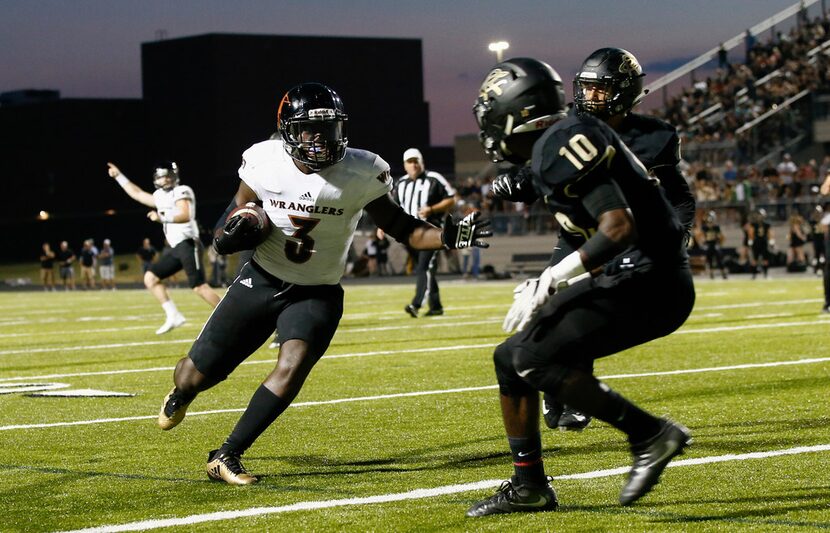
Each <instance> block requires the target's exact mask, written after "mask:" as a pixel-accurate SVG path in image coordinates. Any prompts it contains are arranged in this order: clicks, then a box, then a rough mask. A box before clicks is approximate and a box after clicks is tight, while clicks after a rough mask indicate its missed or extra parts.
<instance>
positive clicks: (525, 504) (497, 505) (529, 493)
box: [467, 478, 559, 517]
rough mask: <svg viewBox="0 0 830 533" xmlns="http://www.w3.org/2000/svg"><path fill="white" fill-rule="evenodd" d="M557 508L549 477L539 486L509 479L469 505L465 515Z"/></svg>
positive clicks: (474, 515) (473, 515) (557, 504)
mask: <svg viewBox="0 0 830 533" xmlns="http://www.w3.org/2000/svg"><path fill="white" fill-rule="evenodd" d="M558 508H559V500H557V499H556V491H554V490H553V487H552V486H551V485H550V478H548V481H547V482H545V484H544V485H543V486H541V487H534V486H530V485H516V486H514V485H513V482H512V481H511V480H507V481H505V482H504V483H502V484H501V486H500V487H499V489H498V490H497V491H496V493H495V494H494V495H493V496H491V497H489V498H487V499H486V500H481V501H480V502H477V503H476V504H475V505H473V506H472V507H470V508H469V509H468V510H467V516H471V517H477V516H487V515H491V514H504V513H532V512H537V511H555V510H557V509H558Z"/></svg>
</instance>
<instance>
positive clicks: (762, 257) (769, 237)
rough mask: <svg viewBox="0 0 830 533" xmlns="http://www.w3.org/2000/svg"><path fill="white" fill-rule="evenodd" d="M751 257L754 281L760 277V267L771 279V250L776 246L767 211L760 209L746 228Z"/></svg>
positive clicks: (750, 217) (751, 217)
mask: <svg viewBox="0 0 830 533" xmlns="http://www.w3.org/2000/svg"><path fill="white" fill-rule="evenodd" d="M744 229H745V230H746V236H747V244H748V245H749V251H750V257H751V258H752V279H755V278H756V277H757V275H758V265H759V264H760V266H761V270H762V271H763V272H764V277H765V278H768V277H769V260H770V258H771V257H772V250H771V248H772V247H773V246H775V238H774V236H773V233H772V226H770V224H769V222H767V210H766V209H764V208H760V209H758V210H757V211H755V212H754V213H752V214H751V215H750V216H749V221H748V222H747V223H746V225H745V228H744Z"/></svg>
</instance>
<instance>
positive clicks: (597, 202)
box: [582, 177, 628, 220]
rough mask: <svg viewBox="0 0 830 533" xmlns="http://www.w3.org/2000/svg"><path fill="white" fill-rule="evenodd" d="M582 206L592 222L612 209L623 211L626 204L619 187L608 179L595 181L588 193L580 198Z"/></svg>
mask: <svg viewBox="0 0 830 533" xmlns="http://www.w3.org/2000/svg"><path fill="white" fill-rule="evenodd" d="M582 205H583V206H584V207H585V210H586V211H588V214H590V215H591V216H592V217H593V218H594V220H599V216H600V215H601V214H603V213H605V212H606V211H611V210H612V209H625V208H627V207H628V202H626V200H625V196H624V195H623V192H622V191H621V190H620V188H619V186H618V185H617V184H616V183H615V182H614V180H612V179H610V178H607V177H605V178H602V179H599V180H595V181H594V184H593V187H592V188H591V190H590V191H588V192H587V194H585V196H583V197H582Z"/></svg>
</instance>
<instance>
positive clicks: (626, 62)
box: [620, 54, 643, 75]
mask: <svg viewBox="0 0 830 533" xmlns="http://www.w3.org/2000/svg"><path fill="white" fill-rule="evenodd" d="M620 72H621V73H623V74H628V75H631V74H637V75H639V74H642V73H643V67H641V66H640V63H639V62H637V58H636V57H634V56H633V55H631V54H625V55H623V58H622V62H621V63H620Z"/></svg>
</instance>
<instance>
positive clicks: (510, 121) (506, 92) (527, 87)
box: [473, 57, 565, 164]
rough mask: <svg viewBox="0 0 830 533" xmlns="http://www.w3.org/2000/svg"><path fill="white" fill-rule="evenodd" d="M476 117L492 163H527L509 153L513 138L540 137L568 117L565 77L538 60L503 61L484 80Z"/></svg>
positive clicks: (476, 108)
mask: <svg viewBox="0 0 830 533" xmlns="http://www.w3.org/2000/svg"><path fill="white" fill-rule="evenodd" d="M473 114H474V115H475V117H476V122H478V127H479V134H478V136H479V140H480V141H481V146H482V147H483V148H484V151H485V153H486V154H487V156H488V157H489V158H490V159H491V160H492V161H510V162H511V163H516V164H524V163H525V162H526V158H525V157H521V156H520V155H519V154H514V153H512V151H511V150H510V147H509V145H510V142H511V139H514V140H515V137H512V136H515V135H519V134H522V135H525V136H529V135H533V136H534V137H535V138H538V137H540V136H541V135H542V133H543V132H544V131H545V130H546V129H547V128H549V127H550V126H552V125H553V124H554V123H555V122H556V121H557V120H559V119H561V118H563V117H564V116H565V92H564V90H563V89H562V78H560V77H559V74H557V73H556V71H555V70H553V69H552V68H551V66H550V65H548V64H547V63H543V62H542V61H539V60H537V59H532V58H528V57H517V58H513V59H508V60H507V61H503V62H501V63H499V64H498V65H496V66H495V67H493V68H492V69H490V72H489V73H488V74H487V77H485V78H484V81H483V82H482V84H481V88H480V89H479V95H478V99H477V100H476V103H475V105H474V106H473ZM530 140H535V139H533V138H532V137H531V138H530Z"/></svg>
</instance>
